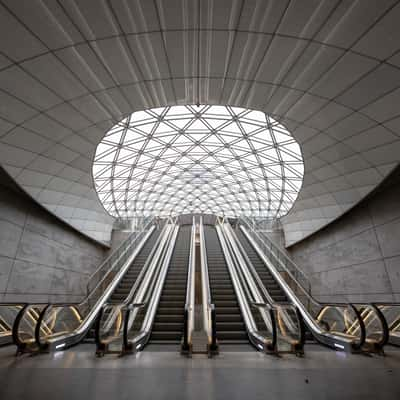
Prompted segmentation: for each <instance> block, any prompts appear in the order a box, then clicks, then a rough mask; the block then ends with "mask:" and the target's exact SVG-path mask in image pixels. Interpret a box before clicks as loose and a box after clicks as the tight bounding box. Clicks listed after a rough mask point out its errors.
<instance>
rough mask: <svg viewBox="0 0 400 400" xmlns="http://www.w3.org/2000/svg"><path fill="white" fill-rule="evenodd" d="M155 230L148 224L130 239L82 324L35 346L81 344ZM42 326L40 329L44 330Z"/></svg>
mask: <svg viewBox="0 0 400 400" xmlns="http://www.w3.org/2000/svg"><path fill="white" fill-rule="evenodd" d="M154 229H155V228H154V225H151V226H150V225H149V224H147V225H146V226H145V228H144V230H143V231H141V232H139V233H137V234H136V236H135V238H134V239H132V240H131V239H130V241H129V245H127V246H126V248H125V250H124V252H123V253H122V254H120V255H119V256H118V258H117V259H116V260H115V261H114V264H113V265H112V266H111V268H110V270H109V273H107V274H106V277H107V276H109V274H110V273H111V271H112V272H113V273H114V275H113V277H112V280H111V282H107V286H106V288H105V289H104V290H103V291H102V293H101V294H100V296H99V298H98V299H97V301H96V302H95V304H94V305H93V307H90V308H89V311H88V312H87V313H86V315H85V316H84V318H83V319H82V321H81V322H80V324H79V326H78V327H77V328H76V329H74V330H72V331H71V332H69V333H65V334H59V333H57V332H55V333H54V334H53V333H51V332H50V334H48V335H44V337H43V338H42V337H39V338H40V341H39V342H36V343H35V344H36V346H38V347H39V349H40V350H46V351H51V350H60V349H65V348H67V347H70V346H72V345H74V344H77V343H79V342H80V341H81V340H82V338H83V337H84V335H85V334H86V332H87V331H88V329H89V328H90V326H92V324H93V323H94V322H95V320H96V317H97V314H98V312H99V311H100V309H101V308H102V306H103V304H104V303H105V302H106V301H107V299H108V298H109V296H110V295H111V294H112V292H113V291H114V289H115V288H116V287H117V285H118V283H119V281H120V280H121V279H122V277H123V276H124V275H125V272H126V271H127V270H128V268H129V267H130V264H131V263H132V262H133V260H134V259H135V258H136V256H137V254H138V253H139V252H140V250H141V249H142V247H143V246H144V244H145V243H146V241H147V240H148V238H149V237H150V235H151V234H152V232H153V230H154ZM134 244H136V247H134V249H133V250H132V247H133V245H134ZM106 277H105V278H106ZM105 278H104V279H105ZM104 279H102V280H101V282H104ZM101 282H100V283H99V284H98V285H97V286H96V288H95V289H94V291H96V290H97V288H98V287H99V285H100V284H101ZM92 293H93V292H92ZM91 295H92V294H91ZM87 301H88V298H86V299H85V300H84V302H83V303H79V304H76V303H70V304H64V305H63V306H64V307H65V308H69V307H71V306H74V307H78V309H82V308H83V305H87V304H90V303H87ZM57 307H61V306H60V305H59V304H55V303H50V304H49V307H48V308H47V309H46V313H50V312H52V308H57ZM45 320H46V318H45V317H43V318H42V320H41V322H42V324H43V321H45ZM42 324H41V325H42ZM41 325H40V327H39V328H38V329H42V326H41Z"/></svg>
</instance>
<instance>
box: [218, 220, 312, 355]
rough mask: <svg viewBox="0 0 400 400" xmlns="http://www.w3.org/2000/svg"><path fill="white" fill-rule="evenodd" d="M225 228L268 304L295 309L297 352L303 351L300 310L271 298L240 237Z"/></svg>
mask: <svg viewBox="0 0 400 400" xmlns="http://www.w3.org/2000/svg"><path fill="white" fill-rule="evenodd" d="M225 226H226V227H227V228H228V229H229V230H230V233H231V237H232V238H233V240H234V241H235V244H236V246H237V249H238V250H239V252H240V255H241V256H242V257H243V260H244V262H245V263H246V264H247V267H248V269H249V270H250V273H251V275H252V277H253V279H254V280H255V283H256V285H257V286H258V288H259V290H261V293H262V294H263V296H264V298H265V300H266V303H267V304H269V306H270V307H271V308H272V309H274V310H275V309H277V308H278V307H282V306H285V307H287V306H290V307H292V308H293V309H294V311H295V314H296V317H297V326H298V327H299V335H298V338H299V341H298V345H297V347H298V348H297V349H296V350H297V351H299V350H301V351H302V349H303V347H304V343H305V330H304V326H303V321H302V317H301V314H300V312H299V310H298V309H297V308H296V306H295V305H292V304H290V303H289V304H288V302H287V301H284V302H280V301H275V300H274V299H273V298H272V297H271V295H270V294H269V292H268V290H267V289H266V287H265V286H264V284H263V282H262V281H261V279H260V277H259V275H258V273H257V271H256V269H255V268H254V265H253V263H252V262H251V261H250V259H249V256H248V255H247V253H246V251H245V250H244V247H243V245H242V243H241V242H240V240H239V238H238V236H237V235H236V233H235V232H234V231H233V229H232V227H231V225H230V224H225ZM234 251H235V250H234ZM272 314H273V313H272ZM273 315H274V314H273ZM274 319H275V315H274ZM274 328H275V329H276V330H277V326H276V321H275V325H274ZM276 336H277V334H276ZM276 340H277V338H276Z"/></svg>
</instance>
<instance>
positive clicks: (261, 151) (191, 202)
mask: <svg viewBox="0 0 400 400" xmlns="http://www.w3.org/2000/svg"><path fill="white" fill-rule="evenodd" d="M303 174H304V165H303V158H302V155H301V151H300V146H299V145H298V143H297V142H296V140H295V139H294V138H293V136H292V135H291V134H290V132H289V131H288V130H287V129H286V128H285V127H284V126H283V125H282V124H281V123H279V122H278V121H276V120H275V119H273V118H272V117H270V116H268V115H267V114H265V113H263V112H260V111H255V110H249V109H245V108H238V107H230V106H214V105H211V106H210V105H200V106H194V105H186V106H170V107H162V108H155V109H148V110H145V111H138V112H134V113H133V114H131V115H130V116H128V117H126V118H124V119H123V120H121V121H120V122H118V123H117V124H116V125H115V126H113V127H112V128H111V129H110V130H109V131H108V132H107V133H106V135H105V136H104V138H103V140H102V141H101V143H100V144H99V145H98V146H97V149H96V155H95V159H94V163H93V177H94V182H95V186H96V190H97V193H98V196H99V198H100V201H101V202H102V204H103V205H104V207H105V209H106V210H107V211H108V212H109V213H110V214H111V215H113V216H115V217H120V218H131V217H135V216H149V215H154V216H160V217H165V216H174V215H180V214H186V213H210V214H215V215H219V216H228V217H237V216H240V215H246V216H250V217H257V218H262V219H264V218H265V219H273V218H277V217H281V216H283V215H285V214H286V213H287V212H288V211H289V210H290V209H291V208H292V206H293V203H294V202H295V200H296V198H297V196H298V193H299V191H300V188H301V185H302V181H303Z"/></svg>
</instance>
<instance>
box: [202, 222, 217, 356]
mask: <svg viewBox="0 0 400 400" xmlns="http://www.w3.org/2000/svg"><path fill="white" fill-rule="evenodd" d="M199 238H200V267H201V289H202V290H201V293H202V303H203V328H204V330H205V332H206V334H207V338H208V344H207V346H208V349H207V351H208V354H209V356H210V357H211V356H212V355H213V354H218V342H217V328H216V319H215V318H216V315H215V306H214V304H213V303H212V302H211V289H210V278H209V276H208V262H207V250H206V244H205V239H204V225H203V216H200V222H199Z"/></svg>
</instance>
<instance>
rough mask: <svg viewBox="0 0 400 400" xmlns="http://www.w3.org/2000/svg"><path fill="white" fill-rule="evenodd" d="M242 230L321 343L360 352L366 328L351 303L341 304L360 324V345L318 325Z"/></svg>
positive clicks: (316, 303)
mask: <svg viewBox="0 0 400 400" xmlns="http://www.w3.org/2000/svg"><path fill="white" fill-rule="evenodd" d="M240 228H241V229H242V231H243V233H244V234H245V236H246V237H247V239H248V240H249V241H250V243H251V244H252V246H253V248H254V249H255V250H256V252H257V253H258V255H259V256H260V258H261V259H262V261H263V262H264V264H265V265H266V266H267V268H268V269H269V271H270V272H271V274H272V275H273V276H274V278H275V279H276V281H277V282H278V283H279V285H280V286H281V287H282V288H283V290H284V291H285V293H286V295H287V296H288V297H289V299H290V301H291V302H292V304H294V305H295V306H296V307H297V309H298V310H299V312H300V313H301V315H302V317H303V319H304V321H305V323H306V324H307V326H308V327H309V328H310V330H311V331H312V333H313V334H314V336H315V337H316V338H317V339H318V340H319V341H320V342H321V343H323V344H326V345H328V346H330V347H333V348H335V349H340V350H346V351H354V350H360V349H361V347H362V346H363V345H364V340H365V335H363V334H362V333H363V332H364V334H365V326H364V323H363V321H362V318H361V317H360V315H359V313H358V311H357V310H356V308H355V307H354V306H353V305H352V304H350V303H347V304H346V303H342V304H340V306H348V307H350V308H352V309H353V310H354V312H355V315H356V317H357V321H358V324H359V325H360V329H361V337H360V340H359V343H355V342H354V340H352V339H349V338H347V337H343V336H340V335H338V334H336V333H331V332H328V331H326V330H324V329H322V328H321V326H320V325H319V324H318V322H317V321H316V320H315V318H314V317H313V316H312V315H311V314H310V313H309V311H308V309H307V308H306V307H305V306H304V304H303V303H302V302H301V301H300V300H299V299H298V297H297V296H296V295H295V293H294V292H293V290H292V288H291V287H290V286H289V285H288V283H287V282H286V280H285V279H284V278H283V277H282V275H281V274H280V273H279V271H278V270H277V269H276V268H275V266H274V265H273V264H272V263H271V262H270V260H269V259H268V258H267V257H266V255H265V254H264V253H263V251H262V250H261V248H260V247H259V245H258V243H256V242H255V240H254V238H253V236H252V235H250V234H249V232H248V231H247V229H246V228H245V227H244V226H243V225H241V227H240ZM254 232H255V231H253V232H252V233H254ZM255 233H256V232H255ZM258 240H260V241H261V242H262V239H261V238H260V237H259V236H258ZM277 261H278V262H279V263H280V265H281V266H282V268H284V266H283V265H282V263H281V262H280V260H279V259H278V260H277ZM293 279H294V277H293ZM294 282H296V280H294ZM298 287H299V288H300V289H301V290H302V291H303V293H304V294H305V295H306V296H307V298H308V299H310V301H312V303H313V304H314V305H317V306H318V308H320V307H322V305H321V304H320V303H318V302H317V301H316V300H315V299H314V298H313V297H312V296H311V295H310V294H309V293H308V292H307V291H306V290H305V289H304V288H303V287H302V286H301V285H298ZM330 305H332V304H330Z"/></svg>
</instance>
